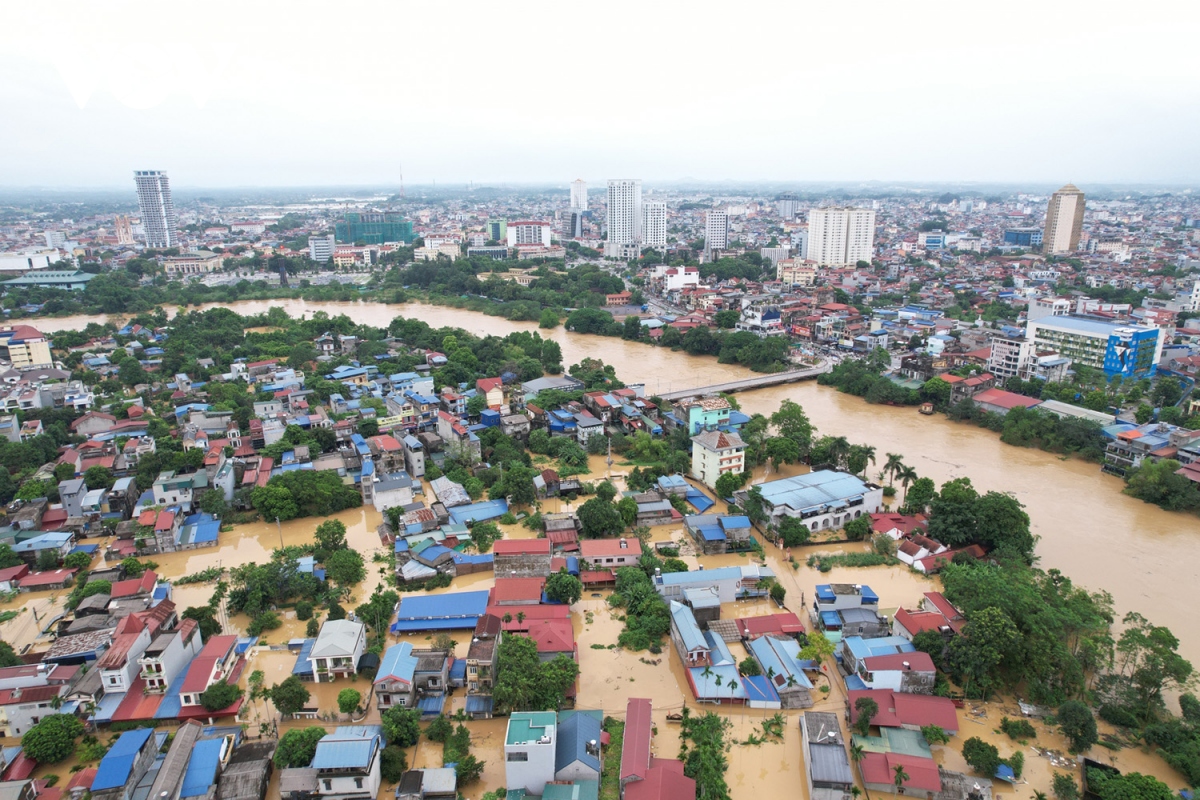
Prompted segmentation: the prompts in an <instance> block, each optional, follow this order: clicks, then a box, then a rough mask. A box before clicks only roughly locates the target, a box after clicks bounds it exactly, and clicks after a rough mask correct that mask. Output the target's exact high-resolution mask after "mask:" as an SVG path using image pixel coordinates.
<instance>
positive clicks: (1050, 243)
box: [1042, 183, 1085, 253]
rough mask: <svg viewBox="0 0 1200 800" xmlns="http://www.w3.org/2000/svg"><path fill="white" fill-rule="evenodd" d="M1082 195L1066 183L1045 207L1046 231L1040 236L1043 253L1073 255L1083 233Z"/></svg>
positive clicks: (1051, 196)
mask: <svg viewBox="0 0 1200 800" xmlns="http://www.w3.org/2000/svg"><path fill="white" fill-rule="evenodd" d="M1084 199H1085V198H1084V194H1083V192H1081V191H1079V190H1078V189H1077V188H1075V185H1074V184H1071V183H1068V184H1067V185H1066V186H1064V187H1062V188H1061V189H1059V190H1058V191H1057V192H1055V193H1054V194H1052V195H1050V202H1049V203H1048V204H1047V205H1046V231H1045V233H1044V234H1043V235H1042V252H1043V253H1073V252H1075V250H1077V249H1078V248H1079V234H1080V233H1082V232H1083V206H1084Z"/></svg>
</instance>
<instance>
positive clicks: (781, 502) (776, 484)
mask: <svg viewBox="0 0 1200 800" xmlns="http://www.w3.org/2000/svg"><path fill="white" fill-rule="evenodd" d="M759 489H760V490H761V491H762V496H763V500H765V501H766V502H767V503H769V504H770V505H772V506H787V507H788V508H791V509H793V510H795V511H802V510H804V509H808V508H814V507H816V506H824V505H828V504H830V503H832V502H834V501H839V500H845V499H847V498H851V497H857V496H860V495H863V494H866V492H867V491H868V488H867V485H866V484H865V483H863V482H862V480H860V479H859V478H857V477H856V476H854V475H848V474H846V473H844V472H834V471H833V470H820V471H818V472H809V473H805V474H804V475H793V476H792V477H790V478H782V479H780V480H777V481H768V482H767V483H764V484H761V485H760V486H759Z"/></svg>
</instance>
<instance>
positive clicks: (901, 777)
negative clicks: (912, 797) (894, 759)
mask: <svg viewBox="0 0 1200 800" xmlns="http://www.w3.org/2000/svg"><path fill="white" fill-rule="evenodd" d="M892 771H893V772H895V773H896V775H895V777H894V778H892V783H894V784H896V794H904V782H905V781H906V780H908V773H907V772H905V771H904V765H903V764H897V765H896V766H894V767H892Z"/></svg>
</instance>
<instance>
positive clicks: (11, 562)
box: [0, 543, 25, 569]
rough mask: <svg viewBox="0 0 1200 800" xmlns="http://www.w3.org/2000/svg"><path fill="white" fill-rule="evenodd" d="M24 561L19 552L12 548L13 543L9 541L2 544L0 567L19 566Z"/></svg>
mask: <svg viewBox="0 0 1200 800" xmlns="http://www.w3.org/2000/svg"><path fill="white" fill-rule="evenodd" d="M24 563H25V562H24V561H23V560H22V559H21V557H20V556H19V555H17V552H16V551H15V550H13V549H12V546H11V545H9V544H7V543H3V544H0V569H8V568H9V567H19V566H21V565H22V564H24Z"/></svg>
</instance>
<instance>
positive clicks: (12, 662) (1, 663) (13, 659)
mask: <svg viewBox="0 0 1200 800" xmlns="http://www.w3.org/2000/svg"><path fill="white" fill-rule="evenodd" d="M23 663H25V662H23V661H22V660H21V658H20V656H18V655H17V651H15V650H13V646H12V645H11V644H9V643H8V642H5V641H3V640H0V667H19V666H21V664H23Z"/></svg>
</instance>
